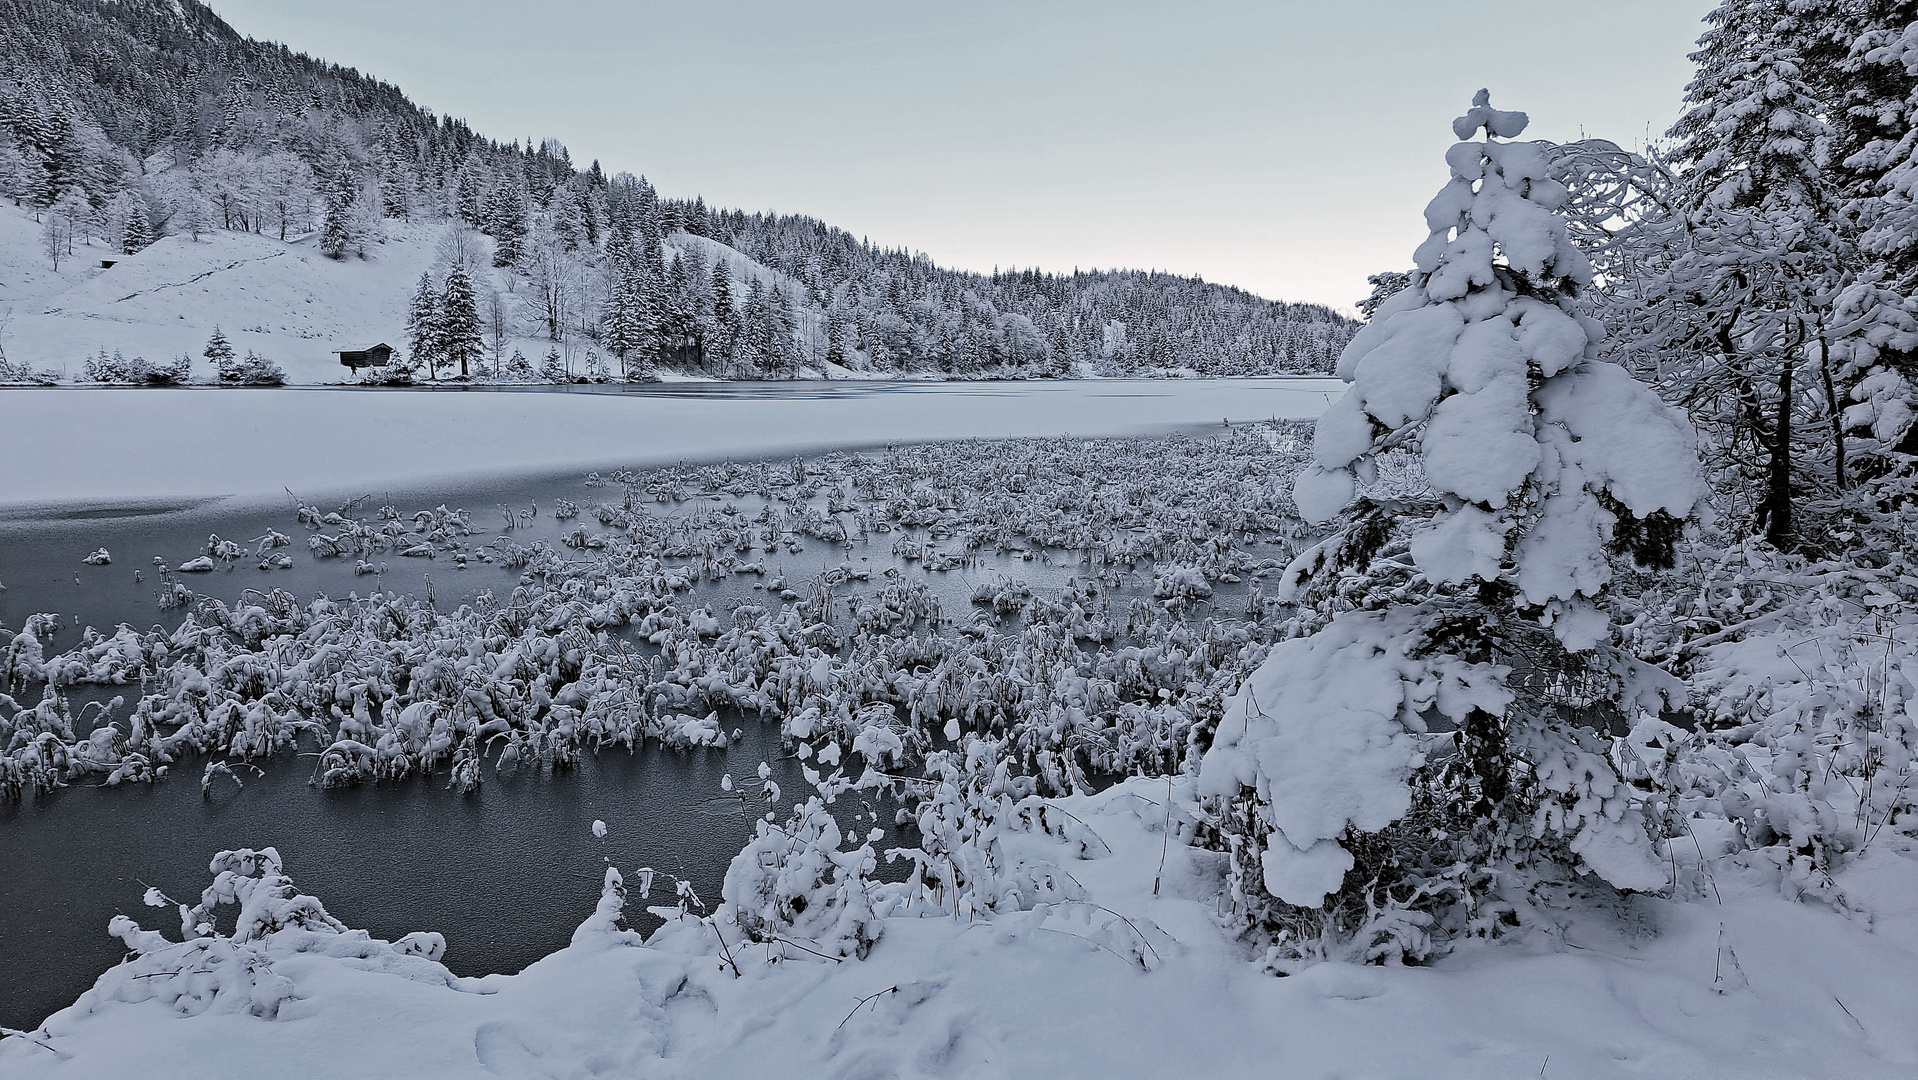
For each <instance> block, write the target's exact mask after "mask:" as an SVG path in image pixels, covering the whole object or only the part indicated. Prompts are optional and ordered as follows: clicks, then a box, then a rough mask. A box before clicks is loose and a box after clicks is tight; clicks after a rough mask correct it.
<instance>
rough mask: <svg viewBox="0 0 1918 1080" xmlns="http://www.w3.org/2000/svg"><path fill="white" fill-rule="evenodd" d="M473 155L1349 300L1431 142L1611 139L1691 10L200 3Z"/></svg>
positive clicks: (1098, 263) (993, 258) (932, 246)
mask: <svg viewBox="0 0 1918 1080" xmlns="http://www.w3.org/2000/svg"><path fill="white" fill-rule="evenodd" d="M212 6H213V8H214V9H215V10H216V11H218V12H219V13H220V14H221V15H222V16H223V17H224V18H226V19H227V21H228V22H230V23H232V25H233V26H234V27H235V28H236V29H238V30H239V31H240V32H241V33H243V34H248V35H251V36H253V37H257V38H263V39H268V40H275V41H283V42H285V43H286V44H287V45H288V46H290V47H291V48H293V49H294V50H296V51H300V52H305V53H309V54H311V55H314V56H318V57H323V58H325V59H327V60H331V61H334V62H336V63H340V64H344V65H347V66H350V67H355V68H358V69H359V70H361V71H362V72H365V73H367V74H370V75H373V76H375V77H377V78H380V79H383V80H385V81H387V82H391V83H394V84H396V85H398V86H399V87H400V88H401V89H402V90H404V91H405V92H406V93H407V95H408V96H409V97H411V98H412V99H413V100H414V101H415V102H417V103H419V104H420V105H423V106H425V107H426V108H429V109H432V110H434V111H435V112H437V113H444V114H449V115H452V116H457V117H463V118H464V119H466V120H467V121H468V122H469V123H470V124H471V125H472V126H473V127H474V129H475V130H477V131H479V132H480V133H481V134H484V135H486V136H488V137H491V138H496V139H500V140H502V141H505V140H510V139H515V138H517V139H521V140H525V139H528V138H531V139H533V140H535V141H537V140H539V139H542V138H548V137H551V138H557V139H559V140H560V141H561V142H563V143H565V144H566V146H567V147H568V148H569V149H570V150H571V151H572V154H573V159H574V161H575V163H576V164H578V165H580V166H582V167H583V166H584V165H586V164H587V163H588V162H590V161H592V160H593V159H594V158H597V159H599V161H600V163H601V165H602V166H603V167H604V168H605V169H607V171H608V172H621V171H629V172H633V173H638V174H643V175H645V176H646V177H647V178H649V179H650V180H652V182H653V183H654V185H655V186H657V187H658V188H659V190H660V191H661V193H662V194H665V195H667V196H669V197H684V198H691V197H692V196H694V195H703V196H704V197H705V199H706V201H707V203H709V204H715V205H719V206H726V207H738V208H741V209H745V210H777V211H781V212H785V213H801V214H807V215H810V216H812V217H816V218H820V219H823V220H824V221H826V222H827V223H829V224H832V225H836V226H838V227H840V228H843V229H846V230H847V231H849V232H852V233H853V234H855V235H860V236H866V237H869V238H870V239H871V240H872V241H873V243H875V244H880V245H883V246H887V247H904V248H909V249H913V250H917V251H924V252H925V253H926V254H928V255H930V256H931V257H932V258H933V259H934V260H935V261H937V262H938V263H939V264H941V265H942V266H950V267H955V268H960V269H970V270H979V271H989V270H991V269H992V268H993V267H994V266H999V267H1014V266H1016V267H1027V266H1037V267H1039V268H1041V269H1046V270H1055V271H1069V270H1071V269H1073V268H1074V267H1081V268H1092V267H1101V268H1117V267H1125V268H1140V269H1153V268H1156V269H1162V270H1171V271H1174V272H1177V273H1181V274H1202V275H1204V277H1205V278H1206V280H1208V281H1218V282H1225V283H1229V284H1233V285H1239V286H1242V287H1244V288H1246V289H1249V290H1251V291H1253V292H1255V293H1258V294H1260V295H1262V296H1266V297H1269V298H1272V299H1281V300H1305V301H1314V302H1318V303H1325V304H1331V305H1334V306H1337V307H1341V308H1346V307H1349V306H1350V305H1351V304H1352V302H1353V301H1355V300H1356V299H1358V298H1359V297H1360V296H1363V295H1364V294H1365V292H1366V285H1365V277H1366V275H1367V274H1370V273H1375V272H1377V271H1379V270H1388V269H1404V268H1405V267H1407V266H1408V265H1409V264H1410V262H1411V252H1412V249H1413V247H1415V246H1416V245H1417V243H1418V242H1419V241H1420V240H1421V239H1423V235H1424V227H1423V224H1422V218H1421V212H1422V210H1423V208H1424V206H1425V203H1426V201H1427V200H1428V199H1430V198H1431V196H1432V194H1433V193H1434V192H1436V191H1437V190H1438V188H1439V187H1440V186H1441V185H1442V184H1443V183H1444V181H1445V178H1446V171H1445V163H1444V158H1443V155H1444V151H1445V147H1446V146H1447V145H1449V144H1450V143H1451V141H1452V135H1451V132H1450V123H1451V120H1452V118H1453V117H1454V116H1457V115H1458V114H1459V113H1461V112H1463V111H1464V109H1465V107H1466V106H1467V105H1469V104H1470V101H1471V97H1472V94H1473V92H1474V91H1476V90H1477V89H1478V88H1479V87H1481V86H1485V87H1489V88H1490V89H1491V91H1492V103H1493V104H1494V105H1497V106H1500V107H1502V108H1507V109H1522V110H1524V111H1526V112H1529V113H1530V114H1531V115H1532V117H1533V124H1532V127H1531V129H1530V130H1529V131H1528V132H1527V133H1526V134H1527V137H1534V138H1551V139H1568V138H1576V137H1578V136H1579V135H1580V134H1581V133H1584V134H1589V135H1595V136H1601V137H1604V138H1608V139H1611V140H1612V141H1614V142H1617V143H1620V144H1621V145H1625V146H1628V147H1630V146H1637V145H1640V144H1642V143H1643V142H1644V141H1645V139H1646V138H1647V136H1648V135H1651V136H1656V135H1658V134H1659V133H1661V132H1663V131H1664V129H1665V128H1666V127H1667V126H1669V124H1670V123H1671V121H1672V120H1673V119H1674V118H1675V117H1676V115H1677V111H1678V107H1679V102H1680V99H1681V96H1682V93H1683V89H1684V85H1685V83H1686V81H1687V79H1688V78H1689V77H1690V65H1689V63H1688V62H1687V61H1686V59H1685V56H1686V54H1687V53H1689V52H1690V51H1691V50H1692V48H1693V42H1694V41H1695V40H1696V38H1697V36H1698V33H1699V30H1700V29H1701V26H1700V22H1699V20H1700V19H1701V18H1702V17H1703V15H1704V14H1705V12H1707V11H1708V10H1710V9H1711V8H1712V7H1713V6H1714V5H1713V2H1712V0H1608V2H1606V3H1604V4H1597V3H1589V2H1587V3H1566V2H1560V0H1533V2H1531V3H1519V2H1515V0H1371V2H1365V0H1314V2H1294V0H1272V2H1267V3H1237V2H1235V3H1227V2H1219V3H1190V2H1188V3H1176V4H1175V3H1159V4H1145V3H1132V2H1127V3H1107V4H1091V3H1044V2H1039V0H1026V2H1023V3H1017V2H1002V0H989V2H983V3H959V4H930V3H900V2H898V0H890V2H886V0H870V2H841V0H810V2H806V3H792V2H790V0H788V2H771V0H733V2H730V3H725V4H717V3H697V2H680V3H654V2H636V3H611V2H606V0H598V2H593V0H547V2H545V3H542V4H539V5H530V4H524V3H499V2H497V0H467V2H460V3H455V2H451V0H401V2H397V3H396V2H394V0H325V2H317V0H213V3H212Z"/></svg>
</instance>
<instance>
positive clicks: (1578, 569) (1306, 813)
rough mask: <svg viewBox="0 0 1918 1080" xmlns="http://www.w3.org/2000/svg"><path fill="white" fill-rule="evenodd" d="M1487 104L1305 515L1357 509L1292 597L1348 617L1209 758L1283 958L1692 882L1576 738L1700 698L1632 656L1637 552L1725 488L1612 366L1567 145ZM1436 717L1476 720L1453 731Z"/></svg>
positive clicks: (1321, 431)
mask: <svg viewBox="0 0 1918 1080" xmlns="http://www.w3.org/2000/svg"><path fill="white" fill-rule="evenodd" d="M1526 122H1527V120H1526V116H1525V114H1523V113H1517V112H1505V111H1501V110H1497V109H1493V108H1492V107H1491V106H1490V104H1489V99H1488V96H1487V95H1486V94H1485V93H1484V92H1482V91H1481V92H1480V94H1479V95H1478V97H1477V98H1476V99H1475V101H1474V103H1473V106H1472V109H1471V111H1469V112H1468V113H1467V114H1466V115H1465V116H1462V117H1460V118H1459V119H1458V120H1457V121H1455V122H1454V124H1453V129H1454V131H1455V132H1456V133H1457V134H1458V136H1459V137H1461V138H1470V137H1471V136H1472V135H1474V134H1475V133H1476V132H1477V131H1478V130H1479V129H1481V128H1483V129H1484V130H1485V132H1486V137H1485V138H1484V139H1483V140H1482V141H1473V142H1461V143H1458V144H1457V145H1455V146H1453V147H1452V148H1451V150H1449V151H1448V152H1447V154H1446V160H1447V163H1448V164H1449V165H1450V166H1451V172H1452V179H1451V181H1450V182H1449V183H1448V184H1447V185H1446V186H1445V188H1444V189H1443V190H1441V191H1440V192H1439V194H1438V196H1437V197H1436V198H1434V199H1433V200H1432V202H1431V204H1430V206H1428V207H1427V209H1426V222H1427V224H1428V226H1429V227H1430V229H1431V236H1430V237H1429V238H1428V239H1427V240H1426V242H1425V243H1424V244H1422V245H1420V247H1419V249H1418V251H1417V253H1416V256H1415V259H1416V262H1417V268H1416V270H1415V271H1414V272H1413V274H1412V281H1411V283H1410V284H1409V285H1408V286H1407V287H1406V288H1404V289H1402V290H1401V291H1399V292H1397V293H1396V294H1394V295H1393V296H1391V297H1390V298H1389V299H1387V300H1386V301H1385V302H1384V303H1382V304H1381V305H1380V306H1379V308H1378V309H1377V311H1376V312H1374V315H1373V318H1372V321H1371V323H1370V324H1369V325H1368V326H1366V327H1365V328H1364V329H1363V330H1362V331H1360V333H1359V334H1358V336H1357V337H1355V338H1354V339H1353V341H1352V342H1351V344H1350V345H1349V346H1348V347H1347V348H1346V349H1345V352H1344V354H1343V355H1342V356H1341V358H1340V360H1339V365H1338V374H1339V375H1340V377H1341V378H1343V379H1345V380H1347V381H1348V382H1350V383H1351V384H1352V386H1351V389H1349V390H1348V391H1347V392H1346V394H1345V396H1344V397H1342V398H1341V399H1340V400H1339V401H1338V402H1337V403H1335V404H1334V405H1333V406H1332V407H1331V408H1330V409H1329V410H1327V412H1326V413H1325V415H1324V416H1323V417H1322V418H1321V419H1320V420H1319V422H1318V426H1317V430H1316V436H1315V442H1314V451H1313V453H1314V460H1313V464H1312V465H1311V466H1310V467H1308V468H1307V469H1306V470H1305V471H1304V472H1303V473H1302V474H1301V475H1300V476H1299V477H1298V479H1297V481H1296V483H1295V485H1294V489H1293V498H1294V500H1295V502H1296V503H1297V504H1298V507H1299V511H1300V514H1301V515H1302V516H1303V517H1304V518H1305V519H1306V520H1308V521H1312V522H1327V521H1333V520H1335V519H1336V520H1337V521H1338V528H1337V529H1336V531H1334V532H1333V533H1332V535H1331V536H1330V537H1329V538H1327V539H1326V540H1324V541H1323V542H1321V543H1319V544H1317V545H1316V546H1314V547H1313V548H1311V549H1309V550H1308V551H1307V552H1305V553H1303V554H1302V555H1301V556H1300V557H1299V558H1298V559H1296V560H1295V561H1294V563H1293V564H1292V566H1291V567H1289V568H1288V570H1287V574H1286V579H1285V581H1286V587H1287V588H1288V589H1290V590H1293V591H1294V593H1295V595H1296V594H1297V593H1298V592H1300V591H1303V592H1304V593H1305V598H1306V599H1307V600H1309V601H1314V602H1316V603H1317V605H1318V610H1319V611H1320V612H1322V613H1324V614H1325V615H1327V616H1330V621H1329V624H1328V625H1326V626H1324V628H1323V629H1321V630H1320V631H1319V632H1318V633H1317V634H1315V635H1313V636H1311V637H1307V638H1300V639H1295V640H1292V641H1287V642H1284V643H1281V644H1280V645H1278V646H1276V647H1274V649H1273V650H1272V653H1271V655H1270V656H1269V658H1268V659H1267V660H1266V662H1265V663H1264V664H1263V665H1262V666H1261V667H1260V668H1259V669H1258V670H1257V671H1256V672H1255V673H1254V674H1253V675H1252V677H1251V678H1250V679H1249V680H1248V681H1247V683H1246V685H1245V686H1244V687H1243V688H1242V689H1241V690H1240V692H1239V693H1238V695H1237V696H1236V697H1235V698H1234V699H1233V700H1232V701H1231V702H1230V703H1229V704H1228V706H1227V709H1226V712H1225V715H1224V717H1223V719H1222V720H1221V721H1220V723H1219V727H1218V731H1217V733H1216V735H1215V737H1214V741H1213V744H1212V746H1211V748H1210V749H1209V750H1208V751H1207V753H1206V754H1205V756H1204V759H1203V761H1202V762H1201V765H1200V770H1199V778H1198V779H1199V787H1200V791H1201V793H1202V794H1203V795H1204V796H1206V797H1207V798H1209V799H1211V800H1213V801H1212V803H1211V805H1212V807H1213V808H1214V810H1215V811H1216V817H1215V818H1214V821H1213V827H1214V828H1215V829H1216V830H1217V839H1218V841H1219V842H1220V843H1222V844H1223V845H1224V846H1226V847H1227V849H1228V850H1229V851H1230V853H1231V875H1230V877H1231V888H1232V899H1233V902H1234V910H1235V911H1236V912H1237V914H1238V915H1239V916H1240V917H1242V918H1244V919H1245V920H1246V924H1247V925H1248V926H1249V927H1250V928H1252V929H1254V930H1255V931H1258V932H1261V933H1264V934H1267V935H1270V941H1271V943H1272V946H1273V952H1272V953H1271V954H1270V955H1269V957H1268V959H1269V961H1270V962H1271V963H1272V964H1274V965H1275V966H1279V967H1284V966H1285V965H1286V964H1289V963H1295V962H1299V961H1303V960H1307V959H1310V958H1313V957H1322V956H1325V955H1328V954H1332V953H1341V952H1342V953H1343V954H1345V955H1350V956H1352V957H1354V958H1363V959H1368V960H1384V961H1396V960H1399V959H1402V958H1412V959H1417V958H1420V957H1422V956H1424V955H1426V954H1427V953H1429V952H1430V951H1431V950H1432V949H1433V948H1434V947H1435V946H1436V945H1437V943H1438V942H1437V941H1435V940H1434V939H1435V938H1437V939H1439V940H1440V941H1442V940H1443V938H1444V937H1446V936H1449V935H1457V934H1462V933H1494V932H1496V931H1497V929H1498V927H1499V925H1500V924H1501V918H1503V919H1507V920H1509V918H1510V917H1511V907H1510V904H1509V902H1508V901H1505V900H1502V899H1501V897H1505V896H1511V895H1513V887H1514V886H1515V885H1517V886H1519V887H1520V888H1522V886H1523V883H1524V882H1525V881H1527V880H1528V879H1531V878H1533V877H1535V876H1536V875H1541V874H1544V875H1552V874H1569V873H1570V872H1571V871H1574V870H1576V871H1581V872H1586V873H1590V874H1594V875H1596V876H1597V877H1598V878H1600V879H1603V881H1605V882H1608V883H1610V885H1612V886H1616V887H1618V888H1622V889H1654V888H1659V887H1662V886H1664V885H1665V884H1666V883H1667V876H1666V872H1665V870H1664V868H1663V867H1662V866H1661V865H1660V864H1659V862H1658V860H1657V859H1656V858H1655V857H1654V855H1653V844H1652V838H1651V836H1650V835H1649V833H1648V822H1647V819H1646V817H1645V816H1644V814H1643V813H1642V811H1641V809H1640V807H1639V806H1638V805H1637V804H1636V801H1635V797H1634V792H1633V790H1632V789H1631V788H1629V787H1628V786H1626V785H1624V784H1622V783H1621V782H1620V781H1619V778H1618V775H1617V773H1616V772H1615V770H1614V768H1613V766H1612V764H1611V762H1610V761H1609V760H1608V759H1607V755H1606V750H1607V746H1606V744H1605V742H1604V741H1603V740H1602V739H1601V738H1599V737H1598V735H1597V734H1596V733H1594V732H1592V731H1588V730H1585V729H1583V728H1582V727H1580V726H1579V725H1578V724H1577V723H1575V722H1574V720H1575V718H1576V717H1577V716H1578V715H1580V714H1584V715H1590V713H1591V711H1592V710H1593V709H1598V710H1601V711H1602V710H1604V709H1605V708H1607V707H1608V706H1609V707H1611V708H1616V709H1622V710H1625V711H1627V712H1632V711H1636V710H1638V709H1641V708H1648V707H1650V708H1655V707H1657V706H1658V705H1659V704H1661V693H1660V692H1661V691H1662V690H1667V689H1670V688H1672V687H1674V686H1675V680H1672V679H1671V678H1670V677H1669V676H1666V675H1664V673H1662V672H1659V671H1657V670H1656V669H1654V668H1651V667H1649V666H1647V665H1644V664H1642V663H1640V662H1638V661H1636V660H1634V659H1633V658H1632V657H1630V656H1629V655H1626V654H1624V653H1623V652H1621V651H1619V650H1616V649H1614V648H1613V647H1612V643H1611V642H1612V636H1611V622H1610V618H1609V616H1608V614H1607V611H1606V606H1605V605H1606V600H1607V595H1606V594H1607V584H1608V583H1609V581H1610V580H1611V577H1612V559H1613V558H1614V557H1617V556H1620V555H1623V554H1627V553H1629V554H1630V555H1631V556H1633V557H1634V558H1636V559H1637V561H1639V562H1640V563H1641V564H1647V565H1652V566H1656V565H1660V564H1664V565H1669V560H1670V558H1671V546H1672V544H1673V542H1674V541H1675V540H1676V538H1677V536H1678V533H1679V530H1680V525H1681V523H1682V521H1683V520H1684V519H1685V518H1686V517H1687V516H1688V515H1689V514H1690V513H1691V512H1692V510H1693V507H1694V504H1695V502H1696V500H1697V499H1698V498H1699V497H1700V492H1701V482H1700V479H1699V476H1698V471H1697V466H1696V453H1695V450H1694V448H1693V445H1692V436H1691V433H1690V431H1689V429H1688V427H1687V426H1686V424H1685V422H1684V420H1683V418H1682V417H1681V416H1680V415H1679V414H1678V413H1677V412H1676V411H1674V410H1672V409H1671V408H1669V407H1667V406H1666V405H1664V404H1663V403H1662V402H1661V401H1660V400H1659V399H1658V398H1657V397H1656V396H1655V395H1654V394H1653V393H1652V392H1651V391H1650V390H1649V389H1648V388H1647V387H1645V386H1644V385H1642V384H1640V383H1638V382H1637V381H1635V380H1634V379H1633V378H1632V377H1631V376H1630V375H1629V374H1627V373H1626V372H1625V371H1624V369H1622V368H1620V367H1618V366H1617V365H1616V364H1612V363H1609V362H1605V361H1604V360H1602V359H1600V350H1599V348H1598V345H1599V342H1598V341H1597V340H1595V339H1597V338H1598V337H1599V335H1600V331H1599V330H1598V328H1597V325H1596V324H1595V323H1591V322H1589V321H1586V320H1581V319H1580V318H1579V317H1578V316H1577V315H1576V314H1574V311H1573V298H1574V296H1575V294H1576V293H1577V292H1578V290H1579V289H1580V288H1582V287H1583V286H1585V285H1587V284H1589V282H1590V273H1591V270H1590V264H1589V263H1588V261H1587V260H1586V258H1585V256H1584V255H1583V254H1581V253H1580V252H1579V251H1578V249H1577V248H1576V247H1574V246H1573V245H1572V244H1571V243H1570V241H1569V240H1568V238H1567V234H1566V226H1565V222H1564V220H1563V219H1562V218H1561V217H1560V216H1559V214H1558V213H1557V211H1558V209H1559V208H1560V206H1561V204H1562V203H1563V201H1564V199H1565V197H1566V191H1565V189H1564V187H1563V186H1562V185H1560V184H1558V183H1557V182H1555V181H1553V180H1551V179H1550V178H1549V176H1548V174H1547V170H1548V167H1549V157H1550V153H1549V152H1550V151H1551V150H1552V146H1551V144H1548V143H1536V142H1506V141H1503V140H1506V139H1511V138H1513V137H1515V136H1517V135H1518V134H1520V133H1521V132H1522V131H1523V130H1524V128H1525V126H1526ZM1434 727H1441V728H1449V729H1450V730H1449V732H1445V733H1435V732H1434V731H1433V730H1432V729H1433V728H1434Z"/></svg>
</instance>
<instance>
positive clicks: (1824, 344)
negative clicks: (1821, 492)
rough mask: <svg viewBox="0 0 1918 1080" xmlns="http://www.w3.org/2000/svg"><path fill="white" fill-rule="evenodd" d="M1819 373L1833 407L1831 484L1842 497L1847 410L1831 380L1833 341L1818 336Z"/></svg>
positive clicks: (1827, 398)
mask: <svg viewBox="0 0 1918 1080" xmlns="http://www.w3.org/2000/svg"><path fill="white" fill-rule="evenodd" d="M1818 371H1819V373H1820V374H1822V375H1823V376H1824V377H1825V401H1826V403H1827V404H1828V405H1830V406H1831V482H1832V484H1833V486H1835V487H1836V488H1837V489H1838V494H1839V495H1840V496H1841V497H1842V496H1843V495H1844V493H1845V410H1844V408H1843V407H1842V406H1841V405H1840V404H1839V402H1838V388H1837V386H1836V385H1835V384H1834V383H1833V382H1832V378H1831V341H1830V340H1829V339H1828V338H1826V337H1825V335H1824V334H1822V333H1821V334H1819V335H1818Z"/></svg>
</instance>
